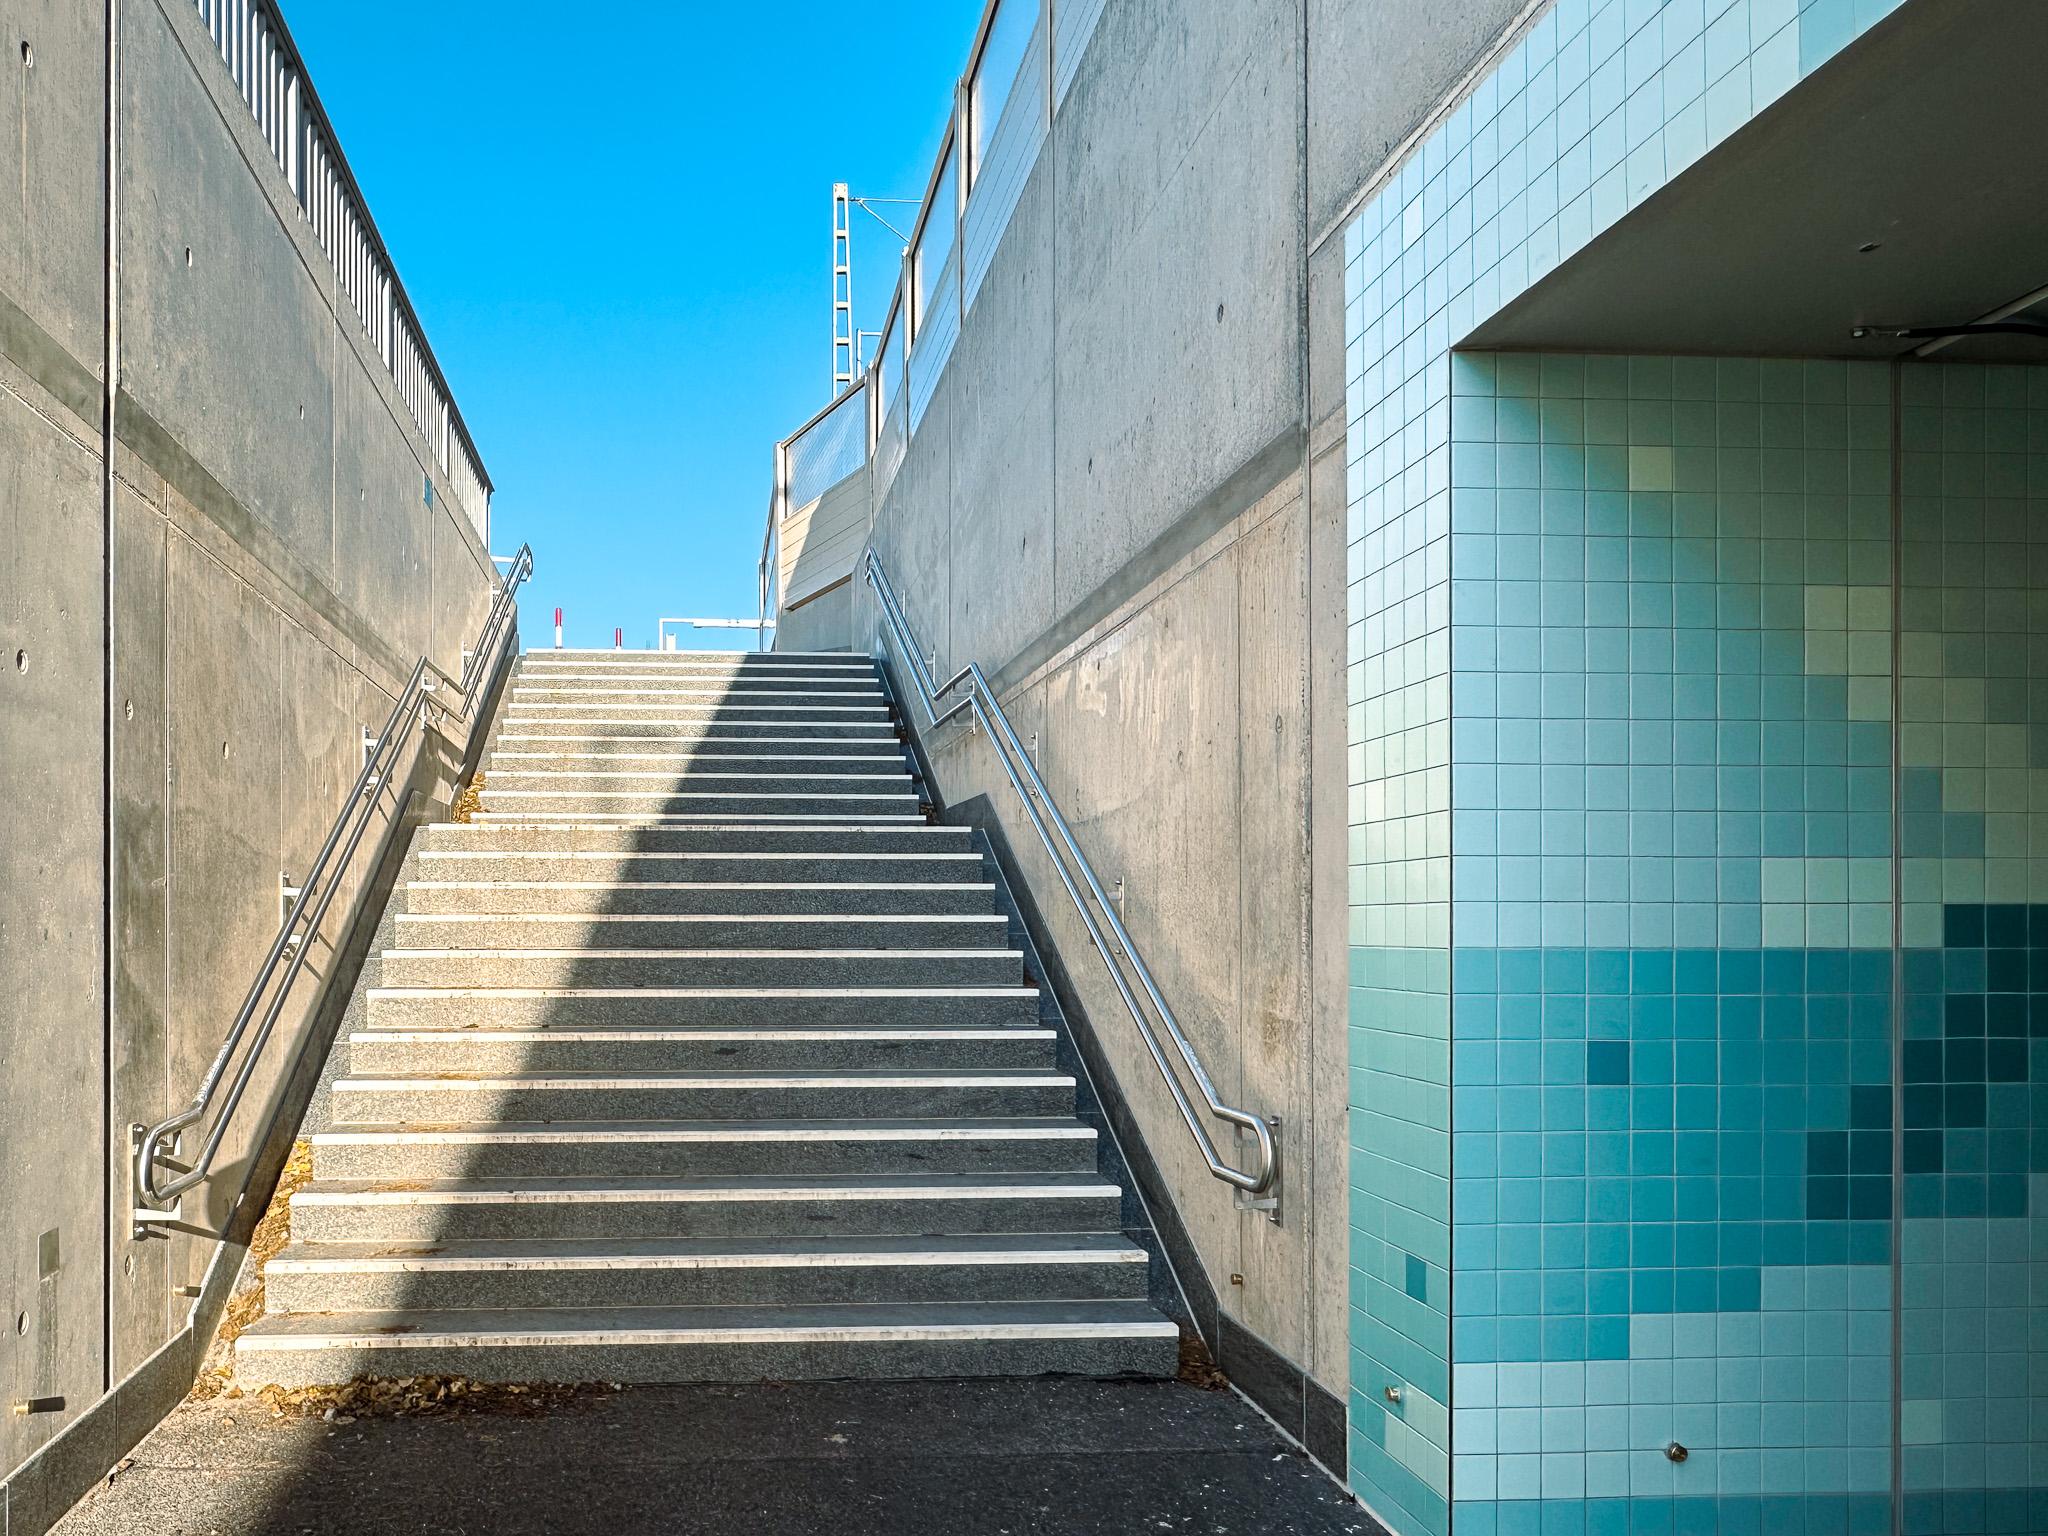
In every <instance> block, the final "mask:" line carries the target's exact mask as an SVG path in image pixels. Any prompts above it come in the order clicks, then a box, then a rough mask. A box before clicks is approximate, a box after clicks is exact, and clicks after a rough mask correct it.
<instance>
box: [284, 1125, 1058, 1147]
mask: <svg viewBox="0 0 2048 1536" xmlns="http://www.w3.org/2000/svg"><path fill="white" fill-rule="evenodd" d="M1096 1139H1097V1134H1096V1131H1095V1128H1094V1127H1093V1126H1091V1125H1088V1124H1086V1123H1084V1122H1082V1121H1078V1120H1044V1121H1032V1120H1024V1121H1019V1122H1016V1123H1006V1122H1002V1121H994V1122H981V1121H973V1120H962V1121H946V1120H885V1121H872V1122H869V1121H859V1120H846V1121H839V1120H753V1121H732V1120H679V1121H674V1122H665V1123H652V1124H650V1123H643V1122H638V1121H623V1122H616V1123H614V1122H608V1121H603V1120H590V1121H545V1122H531V1123H529V1122H526V1121H520V1120H509V1121H496V1122H492V1123H490V1124H488V1125H481V1124H480V1125H470V1126H462V1125H452V1126H417V1127H415V1126H407V1125H402V1124H401V1125H394V1126H387V1127H382V1128H379V1129H370V1128H368V1127H366V1126H362V1125H355V1126H335V1127H333V1128H331V1129H329V1130H325V1131H316V1132H315V1133H314V1134H313V1136H312V1137H311V1140H312V1142H313V1145H314V1146H316V1147H320V1146H335V1147H359V1146H417V1145H428V1146H433V1145H444V1144H445V1145H451V1146H487V1145H492V1144H499V1143H502V1144H506V1145H527V1144H542V1145H554V1144H563V1145H576V1146H583V1145H589V1146H613V1145H617V1146H639V1145H649V1144H661V1143H668V1142H687V1143H700V1142H701V1143H726V1142H762V1143H768V1144H775V1143H781V1142H829V1143H842V1142H897V1141H1094V1140H1096Z"/></svg>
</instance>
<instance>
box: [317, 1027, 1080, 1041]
mask: <svg viewBox="0 0 2048 1536" xmlns="http://www.w3.org/2000/svg"><path fill="white" fill-rule="evenodd" d="M1053 1038H1057V1032H1055V1030H1047V1028H1026V1026H1014V1024H1001V1026H993V1028H926V1026H915V1024H913V1026H903V1028H858V1026H848V1024H838V1026H834V1024H827V1026H823V1028H815V1030H776V1028H752V1030H750V1028H709V1026H690V1028H662V1026H657V1024H643V1026H629V1028H543V1030H510V1028H506V1030H489V1028H467V1026H465V1028H442V1030H393V1028H385V1030H354V1032H352V1034H350V1036H348V1040H350V1044H541V1042H547V1044H586V1042H600V1040H602V1042H614V1040H631V1042H635V1044H676V1042H690V1044H702V1042H717V1040H752V1042H766V1040H920V1042H924V1040H1053Z"/></svg>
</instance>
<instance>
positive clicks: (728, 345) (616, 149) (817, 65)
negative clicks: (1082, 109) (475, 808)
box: [285, 0, 981, 646]
mask: <svg viewBox="0 0 2048 1536" xmlns="http://www.w3.org/2000/svg"><path fill="white" fill-rule="evenodd" d="M980 13H981V5H980V0H917V3H915V4H904V3H903V0H837V3H834V4H831V5H825V4H816V3H811V0H775V3H757V4H754V5H744V6H723V5H712V4H709V3H704V4H679V3H673V0H646V3H642V4H637V5H633V6H630V7H627V8H625V9H624V10H616V9H615V10H612V11H609V12H607V11H604V10H596V11H578V10H577V9H576V8H574V7H569V8H564V7H562V6H560V5H559V4H554V5H546V6H543V5H538V4H530V3H526V0H491V3H479V0H435V3H433V4H430V5H420V4H418V3H417V0H410V3H404V4H401V3H398V0H346V3H343V0H287V3H286V6H285V16H286V20H287V21H288V22H289V23H290V25H291V28H292V34H293V36H294V37H295V38H296V39H297V40H298V44H299V48H300V51H301V52H302V53H303V54H304V55H305V57H306V64H307V68H308V70H309V71H310V73H311V74H312V77H313V83H314V87H315V89H317V90H318V91H319V93H320V96H321V100H322V102H323V103H324V104H325V106H326V108H327V111H328V114H329V116H330V117H332V118H333V120H334V122H335V126H336V128H337V130H338V132H339V135H340V138H341V142H342V147H343V150H344V152H345V153H346V154H347V156H348V160H349V164H350V166H351V167H352V168H353V169H354V171H355V174H356V179H357V180H358V181H359V182H360V183H361V184H362V187H363V190H364V193H365V195H366V196H367V197H368V199H369V202H370V209H371V212H372V214H373V215H374V217H375V218H376V220H377V225H378V228H379V229H381V230H382V231H383V234H384V240H385V243H386V244H387V245H388V246H389V247H390V248H391V251H392V253H393V255H394V256H395V258H396V259H397V262H398V268H399V272H400V275H401V276H402V277H403V279H404V282H405V285H406V289H407V291H408V292H409V293H410V294H411V295H412V301H413V305H414V307H415V308H416V309H417V310H418V311H419V314H420V318H421V320H422V322H423V323H424V324H425V326H426V331H427V337H428V340H429V341H430V343H431V344H432V346H433V348H434V351H435V354H436V355H437V356H438V357H439V358H440V361H441V367H442V369H443V371H444V372H445V373H446V374H447V375H448V380H449V383H450V384H451V385H452V386H453V388H454V391H455V397H456V400H457V401H458V403H459V404H460V405H461V407H462V412H463V415H464V416H465V418H467V420H468V422H469V427H470V431H471V433H472V434H473V435H474V436H475V438H476V441H477V446H478V448H479V450H480V451H481V452H482V454H483V457H484V463H485V465H486V467H487V468H488V469H489V471H490V474H491V478H492V480H493V481H495V482H496V485H497V494H496V497H495V500H494V502H493V514H492V515H493V529H492V536H491V544H492V548H493V549H494V550H496V551H498V552H500V553H505V552H509V551H511V550H513V549H516V548H517V547H518V546H519V542H520V541H521V540H522V539H525V540H529V541H531V543H532V544H533V548H534V556H535V560H536V564H537V569H536V571H535V574H534V580H533V583H532V585H531V586H529V587H528V588H527V589H526V593H525V594H524V596H523V597H522V600H521V603H520V608H521V629H522V631H523V634H524V637H525V639H526V642H527V643H528V644H530V645H531V644H540V645H545V644H548V643H550V642H551V640H552V634H551V632H550V630H549V623H550V620H551V619H552V610H553V608H554V607H555V606H556V605H557V604H559V605H560V606H561V607H562V608H563V609H564V610H565V611H566V612H565V619H566V622H567V625H568V643H569V644H571V645H609V644H611V639H612V629H613V627H614V626H621V625H622V626H624V628H625V631H626V643H627V644H628V645H650V644H652V643H653V634H654V623H655V620H656V619H657V618H658V617H660V616H661V615H663V614H676V613H682V614H728V615H751V614H752V613H753V612H754V608H755V567H756V564H757V562H758V560H759V557H760V547H761V531H762V520H763V518H764V516H765V515H766V511H767V501H768V482H769V475H770V454H771V450H772V448H773V445H774V442H775V440H776V439H777V438H778V437H781V436H783V435H784V434H785V433H787V432H788V431H789V430H790V429H791V428H793V427H795V426H797V425H799V424H800V423H801V422H802V421H803V420H804V418H805V417H807V416H809V415H810V414H811V413H812V412H813V411H815V410H816V409H817V408H818V407H819V406H821V405H823V404H824V403H825V401H826V399H827V398H828V397H829V394H830V383H831V349H830V339H831V228H832V224H831V215H832V183H833V182H834V181H845V182H847V183H848V184H849V185H850V186H851V187H852V189H853V191H854V192H855V193H856V194H857V195H859V194H865V195H868V196H876V197H881V196H902V197H916V196H919V195H920V194H922V192H923V191H924V184H925V179H926V177H927V176H928V175H929V173H930V171H931V163H932V158H933V156H934V155H936V153H937V152H938V145H939V138H940V135H941V134H942V133H943V131H944V128H945V119H946V113H947V111H948V109H949V107H950V104H951V99H952V85H953V81H954V79H955V78H956V77H957V76H958V74H959V72H960V69H961V66H962V65H963V64H964V63H965V62H966V58H967V50H968V47H969V46H970V44H971V43H972V41H973V35H974V27H975V24H976V22H977V21H978V20H979V19H980ZM607 22H613V23H615V24H613V25H607V24H606V23H607ZM883 211H884V212H887V213H889V214H891V216H892V219H894V220H895V221H897V222H898V223H899V227H904V226H903V225H902V224H901V222H900V221H901V218H902V217H903V216H907V215H909V214H911V213H912V212H913V211H914V210H911V209H906V208H897V209H885V210H883ZM855 217H856V225H855V245H854V302H855V313H856V318H857V319H858V320H859V322H860V324H862V325H863V326H867V327H873V326H876V325H878V324H879V323H880V321H881V318H882V311H883V308H884V307H885V306H886V304H887V302H888V298H889V293H890V290H891V288H892V287H893V285H894V282H895V275H896V268H897V262H898V259H899V255H900V251H901V244H900V242H899V241H897V240H896V239H895V238H894V237H893V236H892V235H890V234H889V233H888V232H887V231H886V230H884V229H883V228H882V227H881V226H880V225H879V224H876V223H874V222H873V221H872V220H868V219H867V218H866V217H865V216H864V215H860V214H858V213H857V214H856V216H855ZM750 640H751V636H750V635H749V636H744V637H742V636H741V635H739V634H732V633H728V634H726V635H723V636H721V635H719V634H717V633H716V632H711V633H707V634H705V635H704V636H703V637H702V638H701V639H700V640H699V641H698V642H697V643H698V644H700V645H704V646H713V645H731V644H740V643H747V642H749V641H750ZM681 643H683V644H685V645H688V644H690V643H691V642H690V641H689V640H688V639H687V638H686V639H685V640H683V641H682V642H681Z"/></svg>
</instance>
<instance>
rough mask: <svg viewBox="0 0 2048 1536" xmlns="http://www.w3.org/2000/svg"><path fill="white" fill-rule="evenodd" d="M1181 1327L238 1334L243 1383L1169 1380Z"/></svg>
mask: <svg viewBox="0 0 2048 1536" xmlns="http://www.w3.org/2000/svg"><path fill="white" fill-rule="evenodd" d="M1179 1349H1180V1342H1179V1330H1178V1328H1177V1327H1176V1326H1175V1325H1174V1324H1173V1323H1172V1322H1170V1321H1168V1320H1167V1319H1166V1318H1164V1317H1162V1316H1160V1315H1159V1314H1158V1313H1157V1312H1155V1311H1153V1310H1152V1308H1151V1307H1150V1306H1148V1305H1146V1304H1145V1303H1143V1302H1137V1301H1011V1302H901V1303H872V1302H863V1303H853V1304H850V1305H845V1306H829V1305H827V1306H809V1307H626V1308H616V1309H609V1310H608V1309H602V1308H596V1309H576V1310H569V1309H566V1308H561V1309H557V1308H539V1309H533V1310H506V1311H486V1310H473V1311H453V1312H410V1311H408V1312H368V1313H341V1314H323V1313H299V1314H294V1315H288V1316H285V1317H274V1318H263V1319H261V1320H259V1321H258V1322H256V1323H255V1324H253V1325H251V1326H250V1327H249V1328H248V1329H247V1330H246V1331H245V1332H244V1333H243V1334H242V1335H241V1337H240V1339H239V1340H238V1341H237V1343H236V1356H237V1369H238V1372H239V1375H240V1377H241V1380H242V1382H243V1384H244V1386H245V1387H248V1388H254V1387H256V1386H259V1385H263V1384H274V1385H277V1386H281V1387H295V1386H310V1385H315V1384H320V1383H329V1382H340V1381H347V1380H349V1379H350V1378H352V1377H354V1376H357V1375H363V1374H369V1375H380V1376H401V1375H419V1374H428V1373H431V1374H441V1375H454V1376H466V1377H468V1378H470V1379H471V1380H475V1381H616V1382H657V1381H761V1380H778V1381H798V1380H815V1379H827V1378H833V1377H847V1376H852V1377H874V1378H907V1377H923V1376H1010V1375H1026V1376H1039V1375H1046V1374H1050V1373H1065V1374H1073V1375H1085V1376H1159V1377H1164V1376H1171V1375H1172V1374H1173V1373H1174V1371H1175V1369H1176V1368H1177V1365H1178V1360H1179Z"/></svg>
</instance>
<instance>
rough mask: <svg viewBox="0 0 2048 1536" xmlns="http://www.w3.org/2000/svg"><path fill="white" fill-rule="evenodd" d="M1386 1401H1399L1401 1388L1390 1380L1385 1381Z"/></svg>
mask: <svg viewBox="0 0 2048 1536" xmlns="http://www.w3.org/2000/svg"><path fill="white" fill-rule="evenodd" d="M1387 1401H1388V1402H1390V1403H1398V1402H1399V1401H1401V1389H1400V1388H1399V1387H1398V1386H1396V1385H1395V1384H1394V1383H1393V1382H1391V1381H1390V1382H1388V1383H1387Z"/></svg>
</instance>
